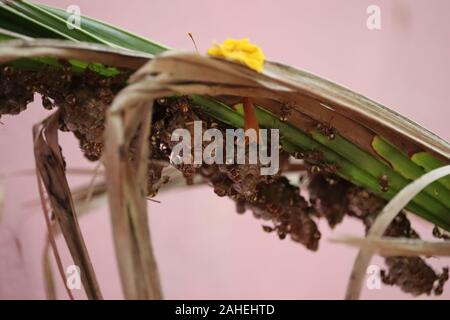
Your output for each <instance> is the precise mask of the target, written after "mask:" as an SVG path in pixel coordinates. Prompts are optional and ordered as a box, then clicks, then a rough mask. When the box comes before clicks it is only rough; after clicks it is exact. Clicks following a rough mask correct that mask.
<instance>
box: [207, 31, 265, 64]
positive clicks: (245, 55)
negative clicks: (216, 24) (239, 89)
mask: <svg viewBox="0 0 450 320" xmlns="http://www.w3.org/2000/svg"><path fill="white" fill-rule="evenodd" d="M208 54H209V55H210V56H214V57H219V58H225V59H228V60H231V61H235V62H239V63H242V64H244V65H246V66H247V67H249V68H250V69H253V70H255V71H258V72H261V71H262V70H263V67H264V59H265V56H264V53H263V52H262V50H261V48H259V47H258V46H256V45H255V44H253V43H251V42H250V41H249V40H248V39H226V40H225V41H224V42H223V43H222V44H216V45H214V46H213V47H212V48H210V49H208Z"/></svg>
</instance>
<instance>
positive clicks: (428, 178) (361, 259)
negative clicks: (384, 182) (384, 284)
mask: <svg viewBox="0 0 450 320" xmlns="http://www.w3.org/2000/svg"><path fill="white" fill-rule="evenodd" d="M449 174H450V166H445V167H442V168H439V169H435V170H433V171H431V172H429V173H427V174H425V175H423V176H422V177H420V178H419V179H417V180H416V181H414V182H412V183H411V184H409V185H408V186H407V187H406V188H404V189H403V190H401V191H400V192H399V193H398V194H397V195H396V196H395V197H394V198H393V199H392V200H391V201H390V202H389V203H388V204H387V205H386V206H385V207H384V209H383V210H382V211H381V213H380V214H379V215H378V217H377V218H376V220H375V222H374V223H373V224H372V227H371V228H370V230H369V232H368V233H367V238H368V239H372V238H375V239H376V238H380V237H382V236H383V234H384V232H385V231H386V229H387V228H388V227H389V225H390V223H391V222H392V221H393V220H394V218H395V217H396V216H397V214H398V213H399V212H400V211H401V210H402V209H403V208H404V207H405V206H406V205H407V204H408V203H409V202H410V201H411V199H412V198H414V197H415V196H416V195H417V194H418V193H419V192H420V191H422V190H423V189H424V188H425V187H426V186H428V185H429V184H430V183H432V182H433V181H435V180H438V179H440V178H442V177H445V176H446V175H449ZM372 255H373V251H372V250H364V249H362V250H360V251H359V253H358V256H357V258H356V260H355V263H354V265H353V270H352V273H351V276H350V280H349V283H348V287H347V293H346V299H351V300H353V299H358V298H359V296H360V294H361V289H362V284H363V280H364V275H365V272H366V270H367V267H368V265H369V263H370V260H371V259H372Z"/></svg>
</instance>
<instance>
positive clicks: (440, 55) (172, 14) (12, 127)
mask: <svg viewBox="0 0 450 320" xmlns="http://www.w3.org/2000/svg"><path fill="white" fill-rule="evenodd" d="M41 2H44V3H46V4H50V5H55V6H58V7H61V8H67V7H68V6H69V5H78V6H79V7H80V8H81V12H82V14H84V15H88V16H92V17H94V18H98V19H101V20H104V21H106V22H109V23H111V24H115V25H118V26H121V27H123V28H125V29H127V30H130V31H132V32H135V33H138V34H141V35H143V36H145V37H148V38H150V39H152V40H155V41H157V42H161V43H163V44H165V45H168V46H170V47H172V48H177V49H182V50H188V51H193V50H194V46H193V44H192V42H191V40H190V39H189V37H188V35H187V33H188V32H191V33H192V34H193V35H194V37H195V40H196V43H197V45H198V47H199V50H200V51H201V52H206V50H207V49H208V47H209V46H210V45H211V42H212V41H214V40H216V41H222V40H223V39H225V38H229V37H232V38H242V37H248V38H250V40H251V41H252V42H254V43H256V44H258V45H259V46H261V47H262V48H263V50H264V52H265V53H266V56H267V58H268V59H270V60H277V61H281V62H284V63H288V64H292V65H294V66H296V67H299V68H301V69H305V70H308V71H310V72H312V73H314V74H316V75H319V76H322V77H325V78H327V79H330V80H333V81H335V82H337V83H339V84H342V85H344V86H347V87H349V88H351V89H352V90H355V91H357V92H360V93H362V94H364V95H366V96H368V97H370V98H372V99H374V100H376V101H378V102H380V103H382V104H384V105H386V106H389V107H390V108H392V109H394V110H396V111H397V112H399V113H401V114H403V115H405V116H407V117H408V118H410V119H412V120H414V121H416V122H418V123H419V124H421V125H422V126H424V127H426V128H428V129H430V130H431V131H433V132H435V133H436V134H438V135H440V136H441V137H442V138H444V139H445V140H447V141H448V140H450V123H449V121H450V107H449V105H448V97H447V95H448V93H449V91H450V60H449V57H450V2H449V1H447V0H433V1H426V0H409V1H407V0H390V1H375V0H373V1H365V0H347V1H334V0H328V1H325V0H320V1H317V0H309V1H300V0H295V1H294V0H291V1H287V0H284V1H283V0H279V1H263V0H260V1H258V0H246V1H238V0H229V1H216V0H214V1H212V0H209V1H206V0H190V1H183V0H152V1H145V0H141V1H138V0H128V1H126V2H124V1H106V0H42V1H41ZM369 5H377V6H379V7H380V9H381V29H380V30H369V29H368V28H367V26H366V20H367V19H368V17H369V15H368V14H367V13H366V9H367V7H368V6H369ZM36 100H37V101H40V99H36ZM48 114H49V112H48V111H46V110H45V109H43V108H42V107H41V106H40V102H38V103H33V104H31V105H30V106H29V107H28V110H27V111H26V112H23V113H22V114H20V116H14V117H11V116H4V117H2V119H1V122H2V124H0V177H2V178H0V188H1V189H3V191H4V192H5V195H6V201H5V205H4V210H3V215H2V216H1V217H0V219H1V220H0V221H1V223H0V298H1V299H7V298H9V299H21V298H22V299H43V298H45V290H44V282H43V277H42V252H43V246H44V239H45V223H44V218H43V215H42V213H41V211H40V207H39V205H38V204H37V202H36V201H37V200H38V193H37V187H36V178H35V177H34V176H33V175H19V174H13V176H12V177H5V176H3V174H5V173H14V172H17V171H21V170H29V169H33V168H34V159H33V146H32V138H31V127H32V125H33V124H34V123H36V122H38V121H39V120H41V119H43V118H44V117H45V116H47V115H48ZM61 145H62V148H63V151H64V155H65V156H66V160H67V164H68V166H69V167H77V168H80V167H82V168H94V167H95V164H93V163H89V162H88V161H87V160H85V159H84V158H83V157H82V155H81V152H80V151H79V149H78V145H77V142H76V141H75V139H74V138H73V137H72V136H71V135H70V134H66V133H65V134H62V135H61ZM87 181H88V178H86V177H82V176H71V177H70V182H71V185H72V186H77V185H80V184H81V183H85V182H87ZM157 199H158V200H160V201H161V203H153V202H149V216H150V224H151V232H152V238H153V244H154V247H155V251H156V257H157V260H158V263H159V269H160V274H161V278H162V284H163V290H164V294H165V297H166V298H168V299H317V298H324V299H342V298H343V297H344V293H345V288H346V283H347V281H348V278H349V275H350V271H351V268H352V265H353V261H354V258H355V256H356V250H355V249H352V248H347V247H343V246H340V245H336V244H332V243H330V242H329V241H328V239H329V238H330V237H331V236H332V235H342V234H359V235H362V234H363V227H362V225H361V224H360V223H359V222H357V221H354V220H352V219H350V218H347V220H345V221H344V223H343V224H341V225H338V226H337V227H336V229H335V230H333V231H331V230H330V229H329V228H328V226H327V225H326V223H325V221H321V222H320V229H321V231H322V234H323V236H322V240H321V244H320V248H319V251H318V252H315V253H313V252H310V251H307V250H306V249H305V248H304V247H303V246H301V245H299V244H296V243H294V242H292V241H291V240H289V239H286V240H284V241H280V240H279V239H278V237H277V236H276V235H275V234H268V233H265V232H263V231H262V227H261V225H262V224H263V221H260V220H256V219H255V218H253V216H252V215H251V213H249V212H247V213H246V214H244V215H238V214H237V213H236V212H235V208H234V204H233V202H232V201H231V200H228V199H223V198H218V197H217V196H216V195H215V194H214V193H213V191H212V189H210V188H209V187H208V186H201V187H192V188H184V189H176V190H172V191H168V192H167V193H161V194H160V195H158V196H157ZM80 223H81V229H82V232H83V234H84V236H85V240H86V243H87V247H88V250H89V253H90V256H91V259H92V261H93V264H94V267H95V270H96V273H97V277H98V279H99V282H100V286H101V289H102V291H103V295H104V297H105V298H111V299H120V298H122V294H121V290H120V283H119V278H118V274H117V267H116V262H115V255H114V249H113V241H112V237H111V228H110V221H109V216H108V212H107V207H106V206H104V207H103V208H101V209H98V210H96V211H95V212H92V213H90V214H88V215H87V216H85V217H83V218H82V219H81V222H80ZM413 224H414V226H415V227H416V229H417V230H419V232H420V233H421V235H422V237H423V238H429V237H430V235H431V226H430V225H428V224H426V223H424V222H422V221H420V220H418V219H413ZM58 245H59V248H60V251H61V254H62V256H63V262H64V265H65V266H68V265H70V264H72V261H71V259H70V256H69V255H68V252H67V249H66V247H65V245H64V242H63V241H62V240H61V239H59V240H58ZM429 261H430V263H431V264H432V265H433V266H434V267H435V269H436V270H438V268H439V271H440V268H441V267H442V266H445V265H449V264H450V259H437V258H432V259H429ZM372 263H373V264H378V265H379V266H380V267H383V261H382V259H378V258H377V259H374V260H373V261H372ZM54 269H55V275H57V274H56V268H54ZM56 282H57V284H58V293H59V297H60V298H67V297H66V294H65V292H64V290H63V286H62V284H61V280H60V279H59V278H58V277H56ZM445 289H446V290H445V293H444V294H443V295H442V296H441V297H432V298H433V299H449V298H450V285H449V284H447V285H446V288H445ZM75 295H76V296H77V297H78V298H83V297H84V295H83V294H82V293H81V291H80V292H76V293H75ZM362 298H363V299H410V298H412V297H411V296H409V295H405V294H403V293H402V292H401V291H400V289H398V288H396V287H394V288H392V287H387V286H382V287H381V289H379V290H369V289H367V288H366V289H364V291H363V294H362ZM421 298H423V299H427V298H430V297H421Z"/></svg>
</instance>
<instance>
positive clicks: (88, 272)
mask: <svg viewBox="0 0 450 320" xmlns="http://www.w3.org/2000/svg"><path fill="white" fill-rule="evenodd" d="M58 121H59V114H58V112H56V113H54V114H53V115H52V116H50V117H49V118H47V119H46V120H44V122H43V123H41V124H38V125H36V126H35V127H34V128H33V136H34V154H35V158H36V166H37V169H38V172H39V176H40V177H41V179H42V181H43V184H44V186H45V188H46V191H47V195H48V198H49V200H50V204H51V207H52V210H53V213H54V215H55V217H56V220H57V221H58V224H59V226H60V227H61V230H62V233H63V235H64V238H65V240H66V243H67V246H68V248H69V251H70V253H71V255H72V258H73V260H74V262H75V264H76V265H77V266H78V267H79V268H80V270H81V280H82V283H83V286H84V288H85V290H86V294H87V296H88V298H89V299H101V298H102V295H101V293H100V288H99V286H98V284H97V279H96V276H95V273H94V270H93V267H92V264H91V261H90V258H89V255H88V253H87V249H86V246H85V244H84V240H83V237H82V234H81V230H80V227H79V225H78V220H77V216H76V214H75V209H74V205H73V201H72V197H71V193H70V189H69V186H68V183H67V179H66V176H65V171H64V170H65V168H64V160H63V157H62V155H61V151H60V148H59V143H58V133H57V130H58ZM48 227H49V230H51V227H50V226H48Z"/></svg>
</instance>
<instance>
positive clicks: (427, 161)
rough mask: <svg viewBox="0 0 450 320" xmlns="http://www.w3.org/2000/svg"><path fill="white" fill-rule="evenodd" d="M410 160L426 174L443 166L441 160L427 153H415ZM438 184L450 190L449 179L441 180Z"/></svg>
mask: <svg viewBox="0 0 450 320" xmlns="http://www.w3.org/2000/svg"><path fill="white" fill-rule="evenodd" d="M411 160H412V162H414V163H415V164H418V165H419V166H421V167H422V168H424V169H425V171H426V172H429V171H431V170H434V169H437V168H440V167H443V166H444V165H445V164H444V163H443V162H442V161H441V160H439V159H436V158H435V157H434V156H433V155H431V154H429V153H428V152H418V153H415V154H413V156H412V157H411ZM438 182H439V183H441V184H442V185H443V186H444V187H446V188H447V189H449V190H450V177H445V178H442V179H440V180H438Z"/></svg>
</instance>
